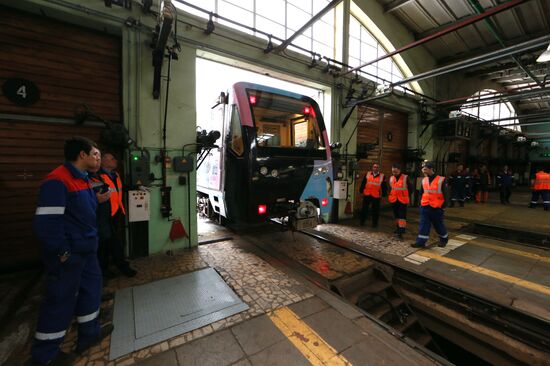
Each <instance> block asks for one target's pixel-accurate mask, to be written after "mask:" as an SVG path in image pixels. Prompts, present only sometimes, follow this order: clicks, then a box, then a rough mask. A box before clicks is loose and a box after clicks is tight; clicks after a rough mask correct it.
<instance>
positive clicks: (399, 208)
mask: <svg viewBox="0 0 550 366" xmlns="http://www.w3.org/2000/svg"><path fill="white" fill-rule="evenodd" d="M391 172H392V176H391V177H390V193H389V194H388V201H390V203H391V204H392V209H393V218H394V219H395V225H396V229H395V231H394V232H395V234H396V235H397V237H398V238H399V239H403V234H404V233H405V230H406V228H407V205H408V204H409V202H410V198H409V192H411V191H412V183H411V181H410V180H409V177H408V176H407V175H406V174H401V167H400V166H399V165H398V164H394V165H393V166H392V168H391Z"/></svg>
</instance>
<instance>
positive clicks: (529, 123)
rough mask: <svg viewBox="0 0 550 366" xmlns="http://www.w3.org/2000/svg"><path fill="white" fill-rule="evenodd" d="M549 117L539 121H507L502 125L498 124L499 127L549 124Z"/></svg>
mask: <svg viewBox="0 0 550 366" xmlns="http://www.w3.org/2000/svg"><path fill="white" fill-rule="evenodd" d="M549 123H550V119H548V121H539V122H526V123H522V122H520V123H508V124H504V125H498V126H499V127H513V126H540V125H544V124H549Z"/></svg>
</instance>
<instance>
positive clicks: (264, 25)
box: [256, 15, 285, 42]
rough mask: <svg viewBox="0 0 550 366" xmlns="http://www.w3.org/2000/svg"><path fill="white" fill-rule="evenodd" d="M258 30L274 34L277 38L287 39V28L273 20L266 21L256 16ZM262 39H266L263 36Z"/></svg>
mask: <svg viewBox="0 0 550 366" xmlns="http://www.w3.org/2000/svg"><path fill="white" fill-rule="evenodd" d="M256 28H257V29H259V30H261V31H263V32H267V33H269V34H272V35H273V36H275V37H279V38H281V39H285V27H284V26H283V25H281V24H278V23H275V22H272V21H271V20H269V19H266V18H264V17H262V16H259V15H257V16H256ZM258 36H260V35H258ZM261 37H262V38H266V37H264V36H263V35H262V36H261ZM274 42H275V41H274Z"/></svg>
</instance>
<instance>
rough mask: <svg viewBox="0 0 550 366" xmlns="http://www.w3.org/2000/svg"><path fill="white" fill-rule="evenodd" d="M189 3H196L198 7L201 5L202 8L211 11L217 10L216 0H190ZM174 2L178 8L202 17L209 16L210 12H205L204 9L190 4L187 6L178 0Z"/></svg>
mask: <svg viewBox="0 0 550 366" xmlns="http://www.w3.org/2000/svg"><path fill="white" fill-rule="evenodd" d="M188 3H190V4H193V5H196V6H198V7H201V8H202V9H205V10H208V11H211V12H215V11H216V0H189V1H188ZM173 4H174V5H175V6H176V8H178V9H182V10H183V11H185V12H187V13H190V14H193V15H198V16H200V17H202V18H208V14H206V13H203V12H202V11H199V10H196V9H193V8H190V7H189V6H185V5H183V4H182V3H179V2H177V1H174V2H173Z"/></svg>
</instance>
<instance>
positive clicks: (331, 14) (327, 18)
mask: <svg viewBox="0 0 550 366" xmlns="http://www.w3.org/2000/svg"><path fill="white" fill-rule="evenodd" d="M315 14H317V12H315V13H313V15H315ZM321 21H323V22H325V23H327V24H330V25H334V10H331V11H329V12H328V13H326V14H325V15H323V17H322V18H321Z"/></svg>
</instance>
